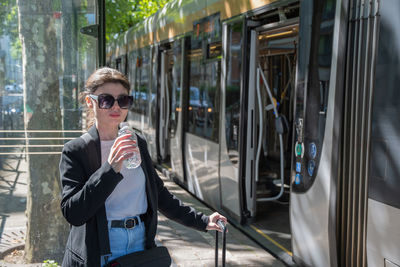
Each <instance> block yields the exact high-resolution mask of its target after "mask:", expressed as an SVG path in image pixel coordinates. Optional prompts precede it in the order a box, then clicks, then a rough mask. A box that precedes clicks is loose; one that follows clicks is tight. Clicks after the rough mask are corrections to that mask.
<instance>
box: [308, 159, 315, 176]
mask: <svg viewBox="0 0 400 267" xmlns="http://www.w3.org/2000/svg"><path fill="white" fill-rule="evenodd" d="M307 170H308V175H309V176H313V174H314V170H315V161H314V160H310V161H309V162H308V167H307Z"/></svg>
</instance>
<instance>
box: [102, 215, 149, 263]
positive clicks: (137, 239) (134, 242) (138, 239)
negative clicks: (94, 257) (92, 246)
mask: <svg viewBox="0 0 400 267" xmlns="http://www.w3.org/2000/svg"><path fill="white" fill-rule="evenodd" d="M137 218H138V220H139V222H140V223H139V224H138V225H136V226H135V227H134V228H131V229H126V228H114V227H111V222H108V236H109V239H110V250H111V255H103V256H102V257H101V266H104V265H106V264H107V263H108V262H110V261H112V260H113V259H116V258H118V257H121V256H124V255H127V254H130V253H133V252H136V251H142V250H144V243H145V226H144V222H142V221H141V220H140V218H139V217H137Z"/></svg>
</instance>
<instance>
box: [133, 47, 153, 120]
mask: <svg viewBox="0 0 400 267" xmlns="http://www.w3.org/2000/svg"><path fill="white" fill-rule="evenodd" d="M150 63H151V62H150V49H149V48H144V49H142V50H141V51H140V57H139V58H138V65H137V72H138V74H137V75H138V76H137V77H139V79H138V84H137V90H136V92H135V93H136V96H135V99H136V100H137V103H138V111H137V112H138V113H140V114H147V113H148V111H147V109H148V103H149V101H148V94H149V87H150V79H149V78H150V65H151V64H150Z"/></svg>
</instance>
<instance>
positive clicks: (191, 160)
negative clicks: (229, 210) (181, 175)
mask: <svg viewBox="0 0 400 267" xmlns="http://www.w3.org/2000/svg"><path fill="white" fill-rule="evenodd" d="M185 163H186V170H187V179H188V181H187V183H188V189H189V191H190V192H191V193H193V194H195V195H196V196H197V197H198V198H200V199H201V200H204V201H206V202H207V203H209V204H210V205H211V206H212V207H214V208H219V203H220V198H219V183H218V165H219V145H218V144H217V143H215V142H212V141H209V140H207V139H204V138H201V137H198V136H196V135H194V134H190V133H186V146H185Z"/></svg>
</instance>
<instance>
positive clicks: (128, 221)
mask: <svg viewBox="0 0 400 267" xmlns="http://www.w3.org/2000/svg"><path fill="white" fill-rule="evenodd" d="M132 222H133V224H132ZM135 226H136V221H135V219H134V218H129V219H125V220H124V227H125V228H126V229H132V228H134V227H135Z"/></svg>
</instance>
